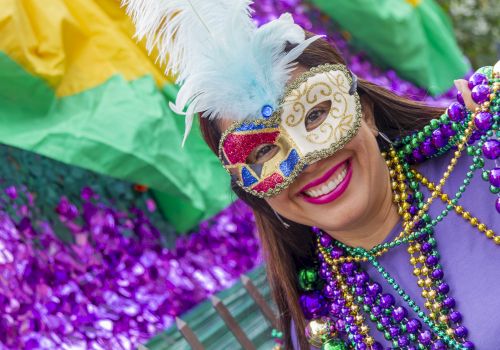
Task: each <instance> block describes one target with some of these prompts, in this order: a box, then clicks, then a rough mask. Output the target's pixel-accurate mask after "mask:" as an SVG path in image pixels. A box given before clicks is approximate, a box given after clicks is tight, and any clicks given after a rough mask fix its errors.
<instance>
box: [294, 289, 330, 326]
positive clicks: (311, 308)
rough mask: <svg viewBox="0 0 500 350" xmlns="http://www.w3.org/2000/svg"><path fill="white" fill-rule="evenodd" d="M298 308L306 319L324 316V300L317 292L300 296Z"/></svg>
mask: <svg viewBox="0 0 500 350" xmlns="http://www.w3.org/2000/svg"><path fill="white" fill-rule="evenodd" d="M300 306H301V307H302V311H303V312H304V315H305V317H306V318H308V319H312V318H316V317H318V316H322V315H324V314H325V308H324V298H323V296H322V295H321V294H320V293H319V292H312V293H307V294H303V295H301V296H300Z"/></svg>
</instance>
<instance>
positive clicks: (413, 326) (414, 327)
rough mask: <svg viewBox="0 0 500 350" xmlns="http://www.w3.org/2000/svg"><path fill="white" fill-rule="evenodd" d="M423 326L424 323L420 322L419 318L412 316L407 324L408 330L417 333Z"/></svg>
mask: <svg viewBox="0 0 500 350" xmlns="http://www.w3.org/2000/svg"><path fill="white" fill-rule="evenodd" d="M421 327H422V324H421V323H420V321H419V320H417V319H414V318H412V319H411V320H409V321H408V323H407V324H406V330H407V331H408V332H409V333H415V332H416V331H418V330H419V329H420V328H421Z"/></svg>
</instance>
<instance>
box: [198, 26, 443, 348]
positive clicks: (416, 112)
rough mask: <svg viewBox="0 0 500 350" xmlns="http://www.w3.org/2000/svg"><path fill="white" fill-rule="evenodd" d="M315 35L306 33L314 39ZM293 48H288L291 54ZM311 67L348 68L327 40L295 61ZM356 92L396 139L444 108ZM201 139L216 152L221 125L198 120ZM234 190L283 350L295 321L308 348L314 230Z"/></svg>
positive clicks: (367, 89) (376, 90)
mask: <svg viewBox="0 0 500 350" xmlns="http://www.w3.org/2000/svg"><path fill="white" fill-rule="evenodd" d="M311 35H312V34H310V33H307V36H308V37H310V36H311ZM292 48H293V45H288V46H287V47H286V49H285V51H289V50H291V49H292ZM296 62H297V63H298V64H299V65H300V66H303V67H305V68H307V69H309V68H312V67H315V66H318V65H321V64H327V63H330V64H336V63H342V64H346V62H345V61H344V59H343V58H342V56H341V55H340V54H339V52H338V51H337V50H336V49H335V48H334V47H332V46H331V45H330V44H329V43H328V42H326V41H325V40H321V39H320V40H316V41H314V42H313V43H312V44H311V45H310V46H309V47H308V48H307V49H306V50H305V51H304V52H303V53H302V55H301V56H300V57H299V58H298V59H297V60H296ZM358 93H359V94H360V96H365V97H367V98H369V99H370V100H371V101H372V102H373V107H374V116H375V124H376V126H377V127H378V130H380V131H382V132H384V133H385V134H386V135H387V136H388V137H389V138H391V139H394V138H397V137H400V136H404V135H407V134H409V133H411V132H413V131H415V130H418V129H421V128H422V127H423V126H424V125H425V124H427V123H428V122H429V121H430V120H431V119H433V118H437V117H439V115H440V114H441V113H442V110H441V109H439V108H435V107H430V106H426V105H424V104H421V103H418V102H415V101H412V100H410V99H407V98H404V97H400V96H397V95H396V94H394V93H392V92H390V91H388V90H386V89H385V88H383V87H380V86H377V85H375V84H372V83H370V82H368V81H366V80H363V79H359V81H358ZM200 126H201V132H202V135H203V138H204V139H205V141H206V143H207V144H208V146H209V147H210V148H211V149H212V151H213V152H214V153H215V154H217V153H218V145H219V141H220V139H221V136H222V132H221V129H220V127H219V125H218V123H217V121H214V120H210V119H209V118H200ZM231 188H232V190H233V191H234V192H235V193H236V195H237V196H238V197H239V198H240V199H241V200H243V201H244V202H245V203H246V204H248V205H249V206H250V207H251V208H252V210H253V212H254V215H255V219H256V223H257V228H258V232H259V239H260V241H261V246H262V249H263V254H264V258H265V260H266V270H267V278H268V281H269V284H270V286H271V290H272V294H273V298H274V301H275V302H276V304H277V307H278V311H279V323H280V328H281V330H282V331H283V334H284V341H285V349H292V340H291V320H293V321H294V324H295V331H296V333H297V341H298V344H299V347H300V349H309V345H308V342H307V339H306V337H305V335H304V329H305V327H306V320H305V318H304V315H303V313H302V310H301V308H300V305H299V302H298V299H299V286H298V278H297V273H298V271H299V270H300V269H301V268H303V267H309V266H312V265H313V263H314V260H315V254H316V253H315V236H314V235H313V234H312V232H311V228H310V227H307V226H304V225H300V224H298V223H294V222H288V223H289V224H290V227H289V228H288V229H286V228H285V227H284V226H283V223H282V222H280V221H279V220H278V218H277V217H276V215H275V214H274V212H273V210H272V209H271V208H270V206H269V205H268V204H267V202H266V201H265V200H263V199H260V198H257V197H255V196H253V195H251V194H249V193H247V192H245V191H244V190H242V189H241V188H240V187H239V186H238V185H236V184H235V183H232V185H231Z"/></svg>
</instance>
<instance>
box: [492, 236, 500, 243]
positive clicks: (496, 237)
mask: <svg viewBox="0 0 500 350" xmlns="http://www.w3.org/2000/svg"><path fill="white" fill-rule="evenodd" d="M493 241H494V242H495V244H500V236H495V238H493Z"/></svg>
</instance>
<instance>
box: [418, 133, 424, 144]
mask: <svg viewBox="0 0 500 350" xmlns="http://www.w3.org/2000/svg"><path fill="white" fill-rule="evenodd" d="M417 140H418V141H419V142H423V141H424V140H425V134H424V133H423V132H422V131H419V132H418V133H417Z"/></svg>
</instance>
